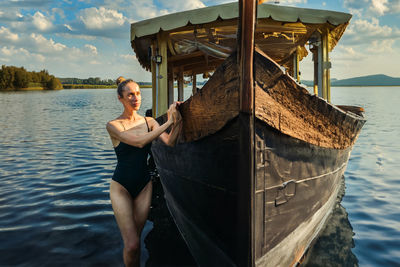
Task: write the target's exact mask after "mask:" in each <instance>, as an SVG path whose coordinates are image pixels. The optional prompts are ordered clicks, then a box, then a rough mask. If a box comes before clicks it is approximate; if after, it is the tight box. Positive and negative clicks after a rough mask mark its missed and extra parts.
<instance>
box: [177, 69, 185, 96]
mask: <svg viewBox="0 0 400 267" xmlns="http://www.w3.org/2000/svg"><path fill="white" fill-rule="evenodd" d="M183 88H184V83H183V69H182V68H181V69H180V70H179V73H178V101H183Z"/></svg>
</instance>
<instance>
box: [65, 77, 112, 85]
mask: <svg viewBox="0 0 400 267" xmlns="http://www.w3.org/2000/svg"><path fill="white" fill-rule="evenodd" d="M59 79H60V81H61V83H62V84H91V85H115V81H114V80H111V79H104V80H102V79H100V78H99V77H95V78H93V77H90V78H87V79H80V78H59Z"/></svg>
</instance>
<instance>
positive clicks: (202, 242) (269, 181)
mask: <svg viewBox="0 0 400 267" xmlns="http://www.w3.org/2000/svg"><path fill="white" fill-rule="evenodd" d="M239 127H240V123H239V118H238V117H237V118H234V119H233V120H232V121H230V122H229V123H227V124H226V125H225V127H223V128H222V129H221V130H220V131H218V132H216V133H215V134H213V135H210V136H208V137H206V138H202V139H201V140H197V141H194V142H186V143H180V144H178V145H177V146H176V147H168V146H166V145H164V144H163V143H162V142H160V141H157V142H155V143H153V146H152V151H153V155H154V157H155V162H156V165H157V169H158V171H159V173H160V176H161V181H162V183H163V187H164V190H165V197H166V200H167V203H168V207H169V209H170V211H171V213H172V216H173V217H174V220H175V222H176V223H177V225H178V227H179V229H180V232H181V234H182V235H183V237H184V239H185V241H186V242H187V244H188V246H189V249H190V250H191V252H192V254H193V256H194V257H195V258H196V261H197V263H198V264H199V266H234V265H236V266H244V265H246V264H244V265H242V264H243V262H247V260H249V259H250V257H249V258H247V259H246V258H239V257H238V255H240V254H237V252H236V246H237V244H236V243H235V242H237V241H238V239H237V236H238V231H237V229H238V226H240V225H239V224H238V221H237V216H236V212H237V209H238V204H237V203H238V202H237V199H238V188H237V184H238V180H240V179H245V178H244V177H242V176H241V175H240V172H239V168H240V164H241V162H240V159H241V151H240V149H239V135H238V133H239ZM256 131H257V135H256V138H257V139H256V140H257V142H256V143H257V154H256V155H257V156H256V163H257V170H256V171H257V172H256V181H255V182H256V187H255V192H254V196H255V204H256V205H255V209H254V211H253V212H254V214H253V216H255V225H254V230H255V238H256V239H255V247H254V253H255V258H253V260H254V261H255V262H257V261H258V262H259V263H260V265H259V266H269V264H270V263H271V262H275V263H278V264H273V265H272V266H278V265H280V264H281V265H282V266H289V265H290V264H291V263H295V261H296V260H298V259H299V258H300V257H301V255H302V254H303V253H304V252H305V250H306V249H307V247H308V245H309V243H310V242H311V240H312V239H313V238H314V237H315V236H316V235H317V234H318V231H319V230H320V229H321V226H322V225H321V224H322V223H323V220H324V219H325V218H326V216H327V214H328V213H329V211H330V208H331V206H330V205H331V204H328V205H326V204H327V203H331V199H332V198H335V196H336V193H337V190H336V189H337V185H338V184H339V183H340V177H341V176H342V174H343V172H344V170H345V168H346V164H347V160H348V157H349V153H350V151H351V147H349V148H347V149H344V150H340V149H332V148H322V147H319V146H316V145H311V144H309V143H306V142H304V141H301V140H298V139H295V138H292V137H290V136H287V135H284V134H281V133H280V132H279V131H277V130H276V129H274V128H272V127H270V126H268V125H266V124H265V123H264V122H263V121H261V120H256ZM291 180H292V181H293V182H289V181H291ZM285 182H289V183H288V184H287V185H286V186H283V184H284V183H285ZM307 225H308V226H307ZM299 227H300V228H299ZM299 229H300V230H299ZM243 230H244V231H247V229H243ZM288 238H289V239H288ZM288 240H291V242H289V241H288ZM241 256H243V254H241ZM283 263H285V264H283Z"/></svg>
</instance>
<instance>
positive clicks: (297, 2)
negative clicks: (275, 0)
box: [279, 0, 307, 5]
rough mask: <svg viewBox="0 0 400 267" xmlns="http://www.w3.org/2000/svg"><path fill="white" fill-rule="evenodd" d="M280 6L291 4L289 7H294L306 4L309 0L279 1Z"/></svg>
mask: <svg viewBox="0 0 400 267" xmlns="http://www.w3.org/2000/svg"><path fill="white" fill-rule="evenodd" d="M279 3H280V4H283V5H284V4H289V5H293V4H302V3H304V4H306V3H307V0H280V1H279Z"/></svg>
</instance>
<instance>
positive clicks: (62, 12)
mask: <svg viewBox="0 0 400 267" xmlns="http://www.w3.org/2000/svg"><path fill="white" fill-rule="evenodd" d="M51 11H52V12H53V13H54V14H57V15H58V16H60V18H62V19H65V13H64V10H62V9H61V8H57V7H55V8H52V9H51Z"/></svg>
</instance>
